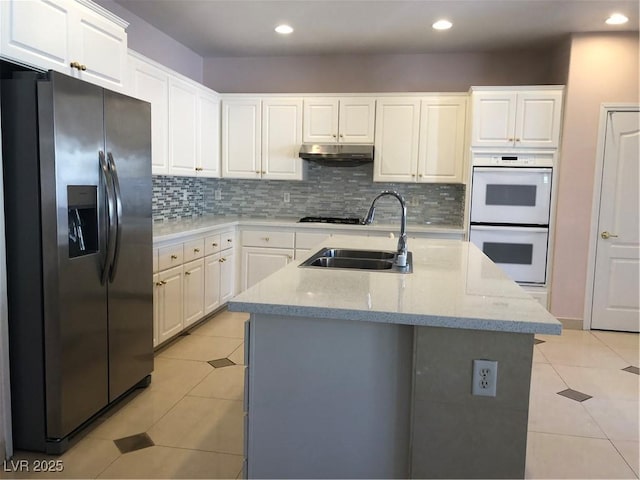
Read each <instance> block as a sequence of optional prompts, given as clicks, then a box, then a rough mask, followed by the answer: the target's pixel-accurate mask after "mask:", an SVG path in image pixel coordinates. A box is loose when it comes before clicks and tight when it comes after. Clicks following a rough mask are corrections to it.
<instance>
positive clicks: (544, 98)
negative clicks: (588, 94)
mask: <svg viewBox="0 0 640 480" xmlns="http://www.w3.org/2000/svg"><path fill="white" fill-rule="evenodd" d="M471 98H472V116H473V126H472V133H471V146H472V147H506V148H511V147H527V148H557V147H558V144H559V141H560V127H561V126H560V121H561V114H562V90H561V89H539V90H529V89H527V90H521V89H519V90H507V89H505V90H495V89H492V90H481V89H477V88H475V87H474V89H473V91H472V95H471Z"/></svg>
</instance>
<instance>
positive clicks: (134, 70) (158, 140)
mask: <svg viewBox="0 0 640 480" xmlns="http://www.w3.org/2000/svg"><path fill="white" fill-rule="evenodd" d="M129 71H130V79H129V81H128V83H129V90H130V93H131V95H133V96H134V97H136V98H140V99H141V100H145V101H147V102H149V103H150V104H151V171H152V173H153V174H154V175H167V174H168V173H169V157H168V153H167V148H168V142H167V132H168V124H167V122H168V119H169V115H168V112H167V109H168V107H169V103H168V98H169V76H168V75H167V72H166V71H164V70H161V69H160V68H158V67H155V66H154V65H152V64H150V63H149V62H146V61H144V60H142V59H140V58H138V57H137V56H134V55H131V54H130V55H129Z"/></svg>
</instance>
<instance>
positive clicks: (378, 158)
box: [373, 96, 467, 183]
mask: <svg viewBox="0 0 640 480" xmlns="http://www.w3.org/2000/svg"><path fill="white" fill-rule="evenodd" d="M466 111H467V97H466V96H450V97H449V96H447V97H441V96H434V97H429V98H421V97H389V98H379V99H378V103H377V109H376V141H375V152H374V166H373V172H374V173H373V180H374V181H376V182H443V183H461V182H462V181H463V171H464V151H465V149H464V147H465V126H466Z"/></svg>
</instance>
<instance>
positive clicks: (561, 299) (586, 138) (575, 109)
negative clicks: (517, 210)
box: [551, 32, 640, 321]
mask: <svg viewBox="0 0 640 480" xmlns="http://www.w3.org/2000/svg"><path fill="white" fill-rule="evenodd" d="M638 40H639V38H638V32H635V33H620V34H576V35H574V36H573V37H572V40H571V53H570V61H569V75H568V82H567V89H566V92H567V93H566V98H565V110H564V125H563V139H562V147H561V152H560V168H559V173H560V176H559V182H560V183H559V185H558V207H557V214H556V239H555V252H554V259H553V272H552V275H551V285H552V291H551V313H553V314H554V315H555V316H557V317H560V318H564V319H571V320H579V321H582V320H583V317H584V311H583V310H584V299H585V285H586V281H587V278H586V275H587V259H588V253H589V230H590V222H591V206H592V198H593V185H594V169H595V162H596V146H597V142H598V134H599V131H598V122H599V119H600V105H601V104H602V103H605V102H607V103H627V102H629V103H638V101H639V93H638V88H639V85H640V84H639V81H638V80H639V79H638V71H639V65H638ZM556 178H558V177H556Z"/></svg>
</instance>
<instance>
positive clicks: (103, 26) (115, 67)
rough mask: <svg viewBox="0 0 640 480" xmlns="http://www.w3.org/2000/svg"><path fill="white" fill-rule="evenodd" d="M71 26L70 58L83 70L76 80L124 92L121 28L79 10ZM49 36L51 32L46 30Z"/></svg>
mask: <svg viewBox="0 0 640 480" xmlns="http://www.w3.org/2000/svg"><path fill="white" fill-rule="evenodd" d="M76 11H77V14H78V18H77V19H76V21H75V22H74V23H73V24H72V36H71V45H72V55H71V58H70V60H71V61H72V62H73V61H77V62H79V63H81V64H82V65H83V68H84V67H86V70H81V71H78V70H75V71H76V72H78V73H77V74H76V76H78V77H79V78H81V79H83V80H86V81H88V82H91V83H95V84H98V85H102V86H103V87H106V88H109V89H111V90H120V91H122V89H123V83H124V82H123V81H124V76H125V71H126V67H127V34H126V32H125V31H124V28H123V27H121V26H119V25H116V24H115V23H113V22H112V21H111V20H109V19H107V18H104V17H103V16H101V15H99V14H98V13H96V12H94V11H92V10H90V9H88V8H84V7H81V6H79V8H77V9H76ZM48 31H49V32H51V30H50V29H48Z"/></svg>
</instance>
